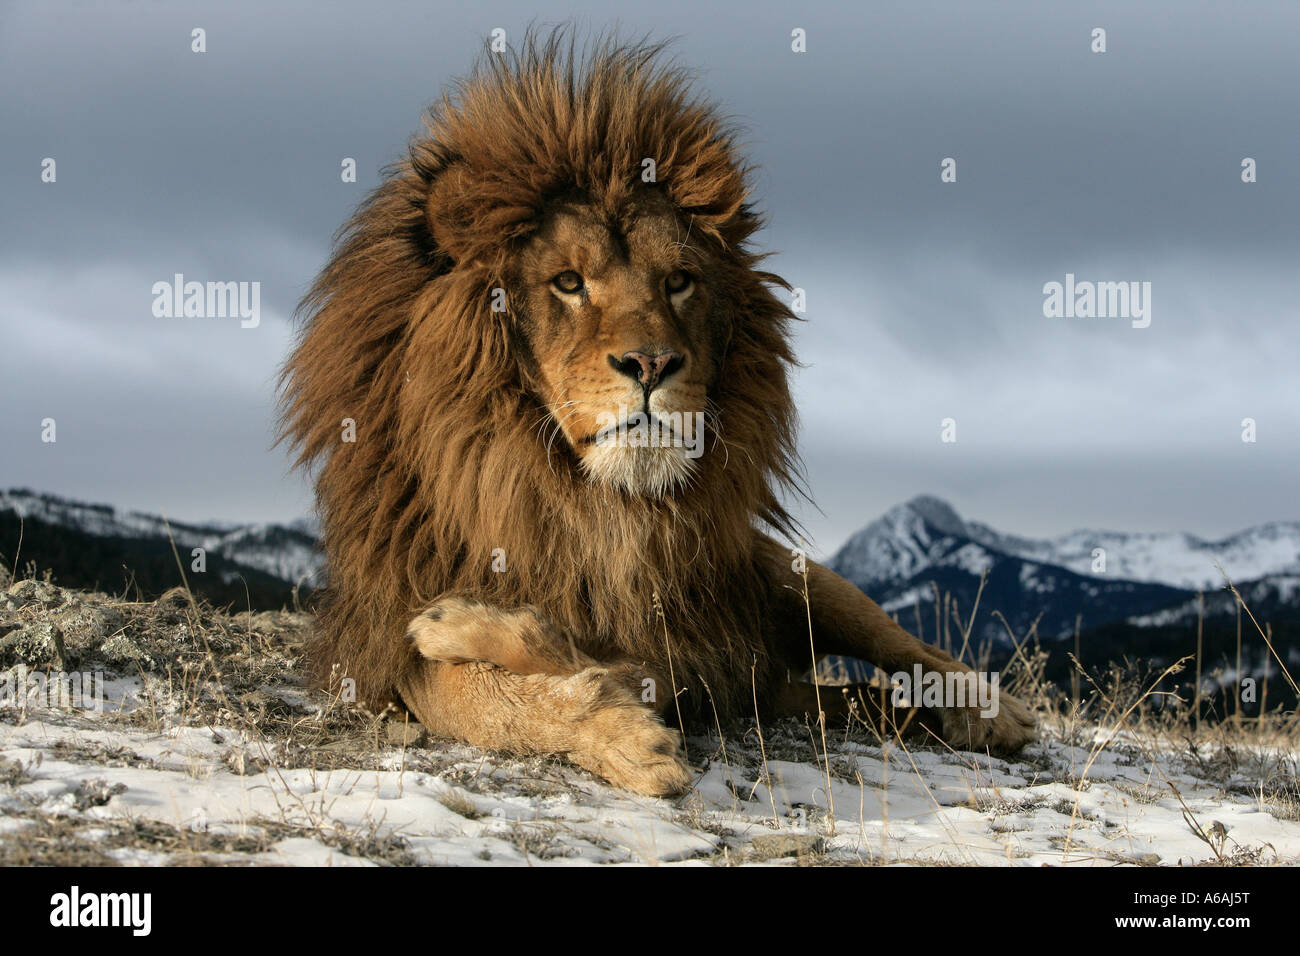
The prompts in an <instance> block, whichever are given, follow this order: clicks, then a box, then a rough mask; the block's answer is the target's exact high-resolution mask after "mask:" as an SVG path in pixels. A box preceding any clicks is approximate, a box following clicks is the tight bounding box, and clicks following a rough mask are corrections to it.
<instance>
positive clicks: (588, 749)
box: [568, 667, 693, 797]
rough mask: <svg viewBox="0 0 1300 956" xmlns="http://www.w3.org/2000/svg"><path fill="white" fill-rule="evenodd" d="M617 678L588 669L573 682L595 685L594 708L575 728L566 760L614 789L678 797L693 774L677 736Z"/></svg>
mask: <svg viewBox="0 0 1300 956" xmlns="http://www.w3.org/2000/svg"><path fill="white" fill-rule="evenodd" d="M620 676H621V675H615V674H611V673H610V671H609V670H608V669H607V668H603V667H592V668H588V669H587V670H585V671H583V672H582V673H581V674H578V675H577V679H580V680H583V681H585V682H589V685H596V687H595V690H596V695H595V700H594V701H593V704H592V706H591V708H590V710H589V711H588V713H587V714H586V715H585V717H584V718H583V719H582V720H581V721H580V725H579V727H578V728H577V733H578V735H579V742H578V746H577V747H576V748H575V749H574V750H573V751H571V752H570V753H569V755H568V756H569V759H570V760H572V761H573V762H574V763H576V764H577V765H578V766H580V767H582V768H584V769H586V770H590V771H591V772H592V773H594V774H597V775H598V776H601V777H604V778H605V779H606V780H608V781H609V782H610V783H611V784H613V785H614V786H616V787H622V788H623V789H625V790H631V791H633V792H635V793H640V794H645V795H646V796H652V797H663V796H669V795H672V794H678V793H682V792H683V791H685V790H686V789H687V787H689V786H690V783H691V780H692V778H693V772H692V771H691V768H690V766H689V765H687V763H686V759H685V756H684V755H683V753H682V746H681V735H680V734H679V733H678V732H677V731H676V730H672V729H670V728H669V727H667V726H666V725H665V724H664V722H663V721H662V720H660V719H659V717H658V716H656V714H655V713H654V712H653V711H652V710H651V709H650V708H649V707H647V706H645V705H643V704H642V703H641V702H640V701H639V700H638V699H637V698H635V697H634V696H633V695H632V694H631V693H629V692H628V690H627V688H626V687H624V686H623V685H622V684H621V683H620V682H619V677H620Z"/></svg>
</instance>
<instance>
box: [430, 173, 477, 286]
mask: <svg viewBox="0 0 1300 956" xmlns="http://www.w3.org/2000/svg"><path fill="white" fill-rule="evenodd" d="M472 188H473V187H472V183H471V182H470V176H469V168H468V167H467V166H466V165H465V164H464V163H452V164H451V165H450V166H448V167H447V168H446V169H444V170H443V171H442V172H441V173H439V174H438V177H437V178H436V179H435V180H434V181H433V183H432V184H431V185H430V186H429V192H428V195H427V196H426V198H425V209H424V218H425V222H426V223H427V224H428V227H429V234H430V235H432V236H433V241H434V244H435V245H436V246H437V247H438V249H439V250H440V251H442V252H444V253H445V254H447V255H448V256H450V257H451V258H452V260H454V261H455V262H457V263H459V262H462V261H464V259H465V258H466V256H467V255H468V254H469V253H470V243H468V242H467V241H466V239H467V238H468V237H469V236H472V235H473V232H474V230H473V226H474V208H473V203H472V199H471V192H472Z"/></svg>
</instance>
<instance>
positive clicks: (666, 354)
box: [609, 349, 686, 391]
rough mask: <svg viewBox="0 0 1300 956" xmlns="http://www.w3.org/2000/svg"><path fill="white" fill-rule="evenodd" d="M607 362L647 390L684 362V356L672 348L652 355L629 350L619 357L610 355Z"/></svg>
mask: <svg viewBox="0 0 1300 956" xmlns="http://www.w3.org/2000/svg"><path fill="white" fill-rule="evenodd" d="M609 364H610V366H611V367H612V368H614V370H615V371H618V372H621V373H622V374H624V375H626V376H627V377H628V378H630V379H632V380H633V381H635V382H638V383H640V385H641V387H642V388H644V389H646V390H647V391H649V390H650V389H652V388H654V387H655V386H657V385H658V384H659V383H660V382H662V381H663V380H664V379H666V378H667V377H668V376H669V375H672V374H673V373H674V372H676V371H677V370H678V369H680V368H681V367H682V366H683V365H684V364H686V356H684V355H683V354H682V353H681V352H677V351H674V350H673V349H664V350H663V351H661V352H656V353H654V354H653V355H651V354H650V353H648V352H639V351H631V352H624V353H623V357H622V358H621V359H616V358H614V356H612V355H611V356H610V357H609Z"/></svg>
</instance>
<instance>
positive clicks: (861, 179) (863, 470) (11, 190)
mask: <svg viewBox="0 0 1300 956" xmlns="http://www.w3.org/2000/svg"><path fill="white" fill-rule="evenodd" d="M571 16H576V17H577V18H578V19H579V21H580V22H582V23H585V24H587V25H588V26H590V27H592V28H597V29H599V28H601V27H606V26H612V25H613V24H612V23H611V22H610V21H609V20H608V19H607V16H606V14H605V13H604V12H603V8H602V6H601V5H600V4H596V3H594V2H593V3H585V4H563V5H560V4H523V3H495V4H487V5H486V6H484V7H480V8H478V9H476V10H475V11H473V12H469V11H460V12H456V11H451V10H449V9H446V8H442V6H441V5H431V4H414V3H413V4H384V5H380V6H379V7H366V8H362V7H359V6H356V5H351V4H348V5H342V4H340V5H337V6H323V7H322V6H320V5H316V4H312V5H307V4H302V5H291V6H281V5H276V6H275V7H274V8H272V9H265V8H264V7H263V6H260V5H256V4H251V3H221V4H195V5H191V6H178V5H173V4H167V5H161V4H157V5H155V4H148V3H123V4H120V5H116V6H105V5H99V4H85V5H42V4H36V3H30V4H22V3H20V4H13V5H9V6H6V7H4V8H0V86H3V88H4V89H5V90H6V95H5V97H4V98H3V100H0V127H2V128H3V129H4V130H5V142H4V149H3V150H0V183H3V189H2V190H0V220H3V222H4V223H5V224H6V228H5V229H4V230H3V231H2V232H0V335H2V336H3V342H4V351H5V366H6V375H5V383H4V386H3V397H4V406H5V414H4V416H3V418H0V447H3V448H4V449H5V455H4V459H3V469H0V481H2V482H4V483H5V484H26V485H32V486H35V487H38V488H42V489H46V490H51V491H55V492H60V493H64V494H69V495H75V496H78V497H85V498H91V499H96V500H105V501H110V502H113V503H115V504H121V505H126V506H131V507H138V508H143V509H149V510H166V511H168V512H169V513H171V514H175V515H178V516H187V517H195V518H200V517H209V516H211V517H225V518H231V519H246V518H262V519H274V518H285V517H289V516H292V515H294V514H297V513H300V512H301V511H303V510H305V509H306V508H307V507H308V504H309V490H308V489H307V487H306V484H305V482H304V481H303V479H302V478H300V477H291V476H287V475H286V470H287V461H286V459H285V457H284V455H283V454H282V453H281V452H278V451H272V450H270V448H269V446H270V442H271V437H272V428H273V426H272V415H273V408H274V392H273V385H274V376H275V372H276V368H277V366H278V364H279V362H280V361H281V360H282V359H283V357H284V354H285V352H286V350H287V348H288V347H289V343H290V336H291V324H290V316H291V314H292V311H293V309H294V307H295V305H296V303H297V300H298V298H299V297H300V296H301V294H302V292H303V291H304V290H305V289H306V287H307V285H308V284H309V283H310V281H311V279H312V277H313V275H314V273H315V271H316V270H317V269H318V268H319V267H320V265H321V264H322V263H323V261H324V259H325V257H326V255H327V254H328V248H329V239H330V236H331V235H332V234H333V232H334V230H335V229H336V228H337V227H338V226H339V224H340V223H342V221H343V220H344V218H346V216H347V213H348V212H349V210H350V209H351V208H352V206H353V205H354V204H355V203H356V201H357V200H358V199H359V198H360V197H361V196H362V195H363V194H364V192H365V191H366V190H367V189H369V188H370V187H372V186H373V185H374V184H375V183H376V182H377V181H378V170H379V168H380V167H381V166H383V165H384V164H385V163H387V162H389V161H391V160H392V159H394V158H396V157H397V156H398V155H399V154H400V153H401V151H402V149H403V147H404V144H405V142H406V139H407V137H408V136H409V135H410V134H411V133H413V132H415V131H416V130H417V129H418V128H419V122H420V113H421V110H422V108H423V107H424V105H426V104H427V103H428V102H429V101H431V100H432V99H433V98H434V97H435V96H436V95H437V94H438V92H439V91H440V90H441V89H442V88H443V86H444V85H445V84H446V83H447V82H448V81H449V80H450V79H451V78H452V77H454V76H456V75H458V74H462V73H463V72H465V70H466V69H467V68H468V67H469V65H470V64H471V62H472V61H473V59H474V56H475V55H476V52H477V50H478V48H479V44H480V42H481V38H482V37H483V36H484V35H485V34H486V33H487V32H488V31H489V30H490V29H491V28H493V27H496V26H501V27H504V28H505V29H506V30H507V31H508V32H509V33H510V34H511V35H512V36H518V35H519V34H520V33H521V32H522V30H523V28H524V26H525V25H526V24H527V23H528V22H529V21H530V20H533V19H537V20H540V21H542V22H547V21H558V20H561V19H566V18H569V17H571ZM620 16H621V24H620V25H621V28H622V32H623V33H624V34H626V35H639V34H642V33H650V34H653V35H655V36H658V37H665V36H670V35H675V36H678V37H679V40H678V42H677V44H676V46H675V48H674V49H675V51H676V54H677V56H678V57H679V59H680V60H681V61H682V62H684V63H686V64H689V65H692V66H696V67H698V68H699V69H700V71H701V74H702V80H703V85H704V87H705V88H706V89H707V90H708V91H709V93H710V94H711V95H712V96H714V98H716V99H717V100H718V101H719V102H720V103H722V104H723V106H724V108H725V109H726V110H727V111H728V112H729V113H731V114H732V115H734V116H735V117H737V118H738V119H739V120H740V121H742V122H743V123H744V124H745V125H746V127H747V129H748V133H747V138H748V142H749V144H750V152H751V155H752V156H753V158H754V159H755V161H756V162H758V163H759V164H760V166H761V170H760V173H759V176H758V185H759V194H760V195H759V199H760V202H761V204H762V206H763V207H764V209H765V210H766V212H767V214H768V218H769V226H768V228H767V229H766V230H765V231H764V233H763V236H762V239H763V242H764V243H765V244H766V245H767V246H768V247H770V248H773V249H775V250H778V253H777V255H776V256H774V258H773V259H772V265H773V267H774V268H775V269H776V270H777V271H779V272H781V273H782V274H784V275H786V276H787V277H788V278H789V279H790V281H791V282H793V283H794V284H796V285H799V286H801V287H803V288H805V289H806V290H807V293H808V303H809V311H808V313H807V316H806V318H808V320H809V321H808V322H807V323H806V324H804V325H802V326H801V327H800V328H799V330H798V344H799V351H800V354H801V357H802V359H803V361H804V362H805V363H806V365H807V368H806V369H804V370H803V371H801V372H800V373H799V374H798V376H797V389H798V394H799V396H800V399H801V408H802V417H803V420H804V424H805V428H804V432H803V435H804V439H803V444H802V448H803V452H804V455H805V458H806V461H807V464H808V471H809V476H810V480H811V484H812V487H813V490H814V492H815V493H816V497H817V499H818V502H819V504H820V505H821V508H822V511H823V512H824V514H821V513H818V512H816V511H814V510H812V509H805V510H804V513H805V516H806V520H807V524H808V526H809V528H810V530H811V532H812V533H813V534H814V536H815V540H816V544H817V545H818V546H819V547H820V548H821V549H823V550H828V549H831V548H833V547H834V546H836V545H837V544H838V543H839V542H840V541H841V540H842V539H843V538H844V537H845V536H846V535H847V534H849V533H850V532H851V531H852V530H854V529H855V528H856V527H858V526H859V525H861V524H863V523H865V522H866V521H867V520H869V519H870V518H871V517H873V516H874V515H875V514H877V513H878V512H880V511H881V510H883V509H884V508H886V507H888V506H889V505H891V504H893V503H894V502H896V501H897V500H899V499H902V498H906V497H909V496H911V495H912V494H915V493H918V492H921V491H931V492H936V493H939V494H942V495H945V496H947V497H949V498H951V499H952V500H953V501H954V503H955V504H956V505H957V506H958V508H959V509H961V510H962V511H964V512H966V513H968V514H971V515H974V516H976V517H979V518H982V519H984V520H988V521H991V522H994V523H996V524H998V525H1000V526H1003V527H1005V528H1007V529H1008V530H1013V531H1019V532H1024V533H1050V532H1058V531H1062V530H1066V529H1068V528H1071V527H1075V526H1079V525H1106V526H1111V527H1117V528H1124V529H1135V530H1136V529H1150V530H1159V529H1171V528H1179V529H1187V530H1190V531H1194V532H1199V533H1202V534H1207V535H1213V534H1221V533H1225V532H1228V531H1231V530H1235V529H1236V528H1238V527H1241V526H1244V525H1247V524H1250V523H1254V522H1258V521H1263V520H1268V519H1271V518H1295V517H1297V516H1300V515H1298V514H1297V511H1296V505H1295V478H1294V476H1295V474H1296V465H1297V455H1296V449H1297V447H1300V444H1298V441H1300V402H1298V401H1297V399H1298V398H1300V388H1297V384H1296V376H1295V371H1294V370H1295V368H1296V365H1297V358H1300V356H1298V355H1297V336H1296V320H1297V317H1298V316H1297V302H1296V294H1295V291H1294V288H1293V286H1292V277H1293V276H1294V275H1295V263H1296V262H1297V253H1300V238H1298V236H1297V232H1296V229H1295V223H1296V222H1297V221H1300V189H1297V187H1296V186H1295V182H1296V177H1295V175H1294V164H1295V161H1296V157H1297V156H1300V128H1298V127H1297V126H1296V124H1295V122H1294V117H1295V116H1296V115H1298V114H1300V102H1297V100H1300V65H1298V64H1297V61H1296V57H1295V55H1294V37H1295V36H1296V35H1297V32H1298V28H1300V8H1296V7H1295V6H1294V5H1292V4H1286V3H1276V4H1269V3H1257V4H1250V5H1246V6H1244V7H1239V6H1236V7H1230V8H1223V7H1220V6H1216V5H1212V4H1209V3H1205V4H1188V3H1173V2H1169V3H1160V4H1144V5H1142V8H1141V9H1133V7H1132V5H1129V4H1119V3H1117V4H1102V5H1095V4H1088V5H1082V4H1079V5H1040V4H1032V3H1001V4H978V5H968V4H958V3H930V4H925V3H920V4H909V5H906V6H905V7H899V8H897V9H890V10H881V9H873V8H872V7H869V6H861V7H860V6H859V5H851V4H758V5H755V4H740V3H738V2H737V3H734V4H726V5H722V6H712V7H708V8H705V7H703V5H700V4H697V3H684V2H667V3H656V4H654V5H651V6H647V7H644V8H639V9H637V10H629V11H627V12H624V13H622V14H621V15H620ZM194 26H202V27H204V28H205V29H206V30H207V32H208V50H209V52H208V53H206V54H203V55H202V56H199V55H196V54H193V53H191V52H189V41H188V37H189V31H190V29H191V28H192V27H194ZM795 26H799V27H803V28H805V29H806V30H807V31H808V37H809V52H808V53H807V54H804V55H794V54H792V53H790V52H789V32H790V29H791V28H792V27H795ZM1095 26H1101V27H1105V28H1106V29H1107V31H1108V46H1109V50H1108V52H1107V53H1105V54H1103V55H1097V54H1093V53H1090V52H1089V50H1088V36H1089V31H1090V30H1091V29H1092V28H1093V27H1095ZM45 156H52V157H55V158H56V160H57V161H58V172H59V179H58V182H57V184H54V185H48V184H43V183H41V182H40V180H39V163H40V161H41V159H42V158H43V157H45ZM344 156H352V157H355V158H356V159H357V161H358V171H359V179H360V181H359V182H358V183H357V184H355V185H347V184H343V183H341V182H340V181H339V176H338V170H339V162H340V160H341V159H342V158H343V157H344ZM948 156H951V157H954V158H955V159H956V160H957V163H958V181H957V182H956V183H955V184H942V183H940V182H939V161H940V160H941V159H942V158H944V157H948ZM1244 156H1251V157H1254V158H1255V159H1256V160H1257V161H1258V164H1259V177H1260V181H1259V182H1258V183H1255V184H1253V185H1244V184H1242V183H1241V182H1240V179H1239V163H1240V161H1241V159H1242V157H1244ZM176 272H182V273H185V274H186V275H187V276H189V277H193V278H200V279H210V278H212V279H233V280H246V281H251V280H257V281H260V282H261V283H262V306H263V313H264V316H263V321H262V325H261V326H260V327H259V328H257V329H248V330H244V329H240V328H239V327H238V323H237V322H230V321H225V320H168V319H157V318H154V317H153V315H152V314H151V312H150V302H151V299H152V297H151V295H150V291H149V290H150V287H151V285H152V284H153V282H155V281H158V280H164V279H169V278H170V277H171V276H172V274H173V273H176ZM1067 272H1072V273H1074V274H1076V275H1077V276H1078V277H1079V278H1081V279H1101V280H1121V279H1123V280H1130V279H1131V280H1139V281H1149V282H1151V283H1152V288H1153V299H1154V311H1153V321H1152V324H1151V327H1150V328H1148V329H1143V330H1137V329H1132V328H1130V327H1128V324H1127V323H1125V322H1123V321H1122V320H1115V319H1077V320H1072V319H1047V318H1044V317H1043V314H1042V298H1043V296H1042V286H1043V283H1045V282H1048V281H1060V280H1061V279H1063V277H1064V275H1065V273H1067ZM46 416H54V417H55V418H57V420H58V422H59V442H58V443H57V445H55V446H48V445H43V444H42V443H41V442H40V441H39V422H40V419H41V418H43V417H46ZM1248 416H1249V417H1253V418H1255V419H1256V420H1257V421H1258V422H1259V442H1258V443H1257V444H1255V445H1245V444H1243V443H1242V442H1241V441H1240V439H1239V431H1240V427H1239V426H1240V421H1241V419H1242V418H1244V417H1248ZM945 417H953V418H955V419H956V420H957V422H958V442H957V443H956V444H955V445H944V444H941V443H940V442H939V422H940V420H941V419H943V418H945Z"/></svg>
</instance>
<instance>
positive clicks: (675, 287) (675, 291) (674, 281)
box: [664, 269, 695, 295]
mask: <svg viewBox="0 0 1300 956" xmlns="http://www.w3.org/2000/svg"><path fill="white" fill-rule="evenodd" d="M694 281H695V280H694V279H692V278H691V274H690V273H689V272H683V271H682V270H681V269H678V270H676V271H675V272H670V273H668V278H667V279H665V280H664V288H666V289H667V290H668V294H669V295H680V294H681V293H683V292H685V291H686V290H687V289H689V288H690V287H691V284H692V283H693V282H694Z"/></svg>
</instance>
